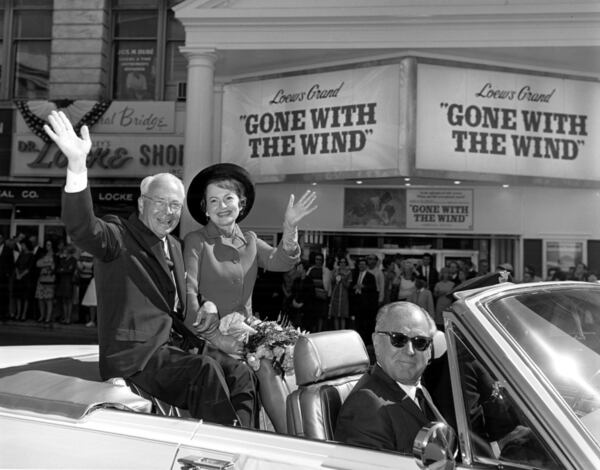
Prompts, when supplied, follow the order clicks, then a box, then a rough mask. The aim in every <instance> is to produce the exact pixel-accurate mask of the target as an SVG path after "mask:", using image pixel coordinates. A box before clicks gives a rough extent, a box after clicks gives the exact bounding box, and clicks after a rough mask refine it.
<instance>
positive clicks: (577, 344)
mask: <svg viewBox="0 0 600 470" xmlns="http://www.w3.org/2000/svg"><path fill="white" fill-rule="evenodd" d="M487 306H488V308H489V309H490V311H491V312H492V313H493V314H494V315H495V316H496V318H497V319H498V320H499V321H500V322H501V323H502V324H503V325H504V327H505V328H506V329H507V330H508V332H509V333H510V334H511V336H513V337H514V338H515V340H516V341H517V342H518V343H519V345H520V346H521V347H522V348H523V349H524V350H525V352H526V353H527V354H528V355H529V357H530V358H531V359H532V360H533V361H534V362H535V363H536V365H537V366H538V367H539V368H540V369H541V370H542V372H543V373H544V374H545V375H546V377H547V378H548V379H549V380H550V381H551V382H552V384H553V385H554V387H555V388H556V390H557V391H558V393H560V395H561V396H562V397H563V398H564V400H565V401H566V402H567V403H568V405H569V406H570V407H571V409H572V410H573V411H574V412H575V414H576V415H577V416H578V417H579V418H580V419H581V421H582V422H583V423H584V424H585V425H586V426H587V427H588V429H589V430H590V432H592V434H594V435H596V437H598V436H600V286H595V285H592V284H590V285H582V286H580V287H574V286H571V287H565V288H561V287H556V288H551V287H548V288H542V289H540V290H536V291H528V292H527V293H517V294H513V295H511V296H507V297H503V298H501V299H496V300H493V301H491V302H489V303H488V305H487Z"/></svg>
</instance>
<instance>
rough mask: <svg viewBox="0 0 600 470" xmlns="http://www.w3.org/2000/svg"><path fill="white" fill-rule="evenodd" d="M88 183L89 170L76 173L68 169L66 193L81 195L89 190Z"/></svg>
mask: <svg viewBox="0 0 600 470" xmlns="http://www.w3.org/2000/svg"><path fill="white" fill-rule="evenodd" d="M87 183H88V178H87V170H86V171H84V172H82V173H74V172H72V171H71V170H69V169H68V168H67V181H66V183H65V193H79V192H81V191H83V190H84V189H85V188H87Z"/></svg>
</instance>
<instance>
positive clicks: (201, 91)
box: [180, 47, 218, 237]
mask: <svg viewBox="0 0 600 470" xmlns="http://www.w3.org/2000/svg"><path fill="white" fill-rule="evenodd" d="M181 52H182V53H183V55H184V56H186V57H187V59H188V69H187V98H186V112H185V138H184V159H183V184H184V185H185V188H186V191H187V188H188V186H189V184H190V182H191V180H192V179H193V178H194V176H196V174H197V173H198V172H199V171H200V170H202V169H203V168H205V167H207V166H208V165H211V164H213V163H215V162H216V160H217V159H218V156H216V155H214V150H213V141H212V136H213V123H214V96H213V91H214V88H213V82H214V74H215V61H216V59H217V54H216V51H215V50H214V49H196V48H194V49H192V48H188V47H183V48H181ZM180 224H181V226H180V235H181V236H182V237H183V236H185V235H186V234H187V233H188V232H189V231H191V230H195V229H196V228H198V227H199V225H198V223H197V222H196V221H195V220H194V219H193V218H192V217H191V216H190V213H189V212H188V210H187V207H186V208H185V209H184V211H183V213H182V214H181V222H180Z"/></svg>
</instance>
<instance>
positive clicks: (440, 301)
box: [433, 267, 456, 330]
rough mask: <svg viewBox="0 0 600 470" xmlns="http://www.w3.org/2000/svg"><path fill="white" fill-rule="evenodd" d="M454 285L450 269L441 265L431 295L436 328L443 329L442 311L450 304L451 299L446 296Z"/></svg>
mask: <svg viewBox="0 0 600 470" xmlns="http://www.w3.org/2000/svg"><path fill="white" fill-rule="evenodd" d="M454 287H456V284H455V283H454V281H453V280H452V279H451V274H450V269H449V268H448V267H443V268H442V269H441V270H440V280H439V281H438V282H436V284H435V286H434V288H433V297H434V301H435V315H434V320H435V324H436V325H437V327H438V329H442V330H443V325H444V321H443V319H442V312H443V311H444V310H445V309H446V308H448V307H449V306H450V305H451V304H452V299H451V298H450V297H449V296H448V294H449V293H450V291H452V289H454Z"/></svg>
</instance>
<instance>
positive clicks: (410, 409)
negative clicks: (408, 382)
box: [373, 365, 429, 425]
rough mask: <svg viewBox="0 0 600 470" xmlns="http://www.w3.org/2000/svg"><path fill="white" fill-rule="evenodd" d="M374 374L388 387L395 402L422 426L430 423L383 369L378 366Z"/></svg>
mask: <svg viewBox="0 0 600 470" xmlns="http://www.w3.org/2000/svg"><path fill="white" fill-rule="evenodd" d="M373 373H374V374H375V375H376V376H377V378H378V379H380V380H381V381H382V382H383V383H384V384H385V385H386V387H387V388H388V389H389V392H390V393H391V394H392V396H393V397H394V401H395V402H397V403H398V404H399V405H400V406H401V407H402V408H404V410H406V412H407V413H409V414H411V415H413V416H414V417H415V418H416V419H417V420H418V421H419V422H421V423H422V425H425V424H427V423H428V422H429V420H428V419H427V417H426V416H425V413H424V412H423V411H421V408H419V407H418V405H417V404H416V403H415V402H414V400H413V399H412V398H410V397H409V396H408V395H407V394H406V392H405V391H404V390H402V389H401V388H400V385H398V384H397V383H396V382H395V381H394V380H393V379H392V378H391V377H390V376H389V375H387V374H386V373H385V372H384V371H383V369H381V367H379V366H378V365H376V366H375V368H374V369H373Z"/></svg>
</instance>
